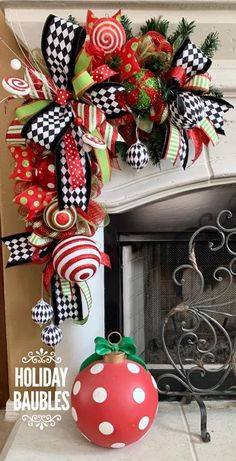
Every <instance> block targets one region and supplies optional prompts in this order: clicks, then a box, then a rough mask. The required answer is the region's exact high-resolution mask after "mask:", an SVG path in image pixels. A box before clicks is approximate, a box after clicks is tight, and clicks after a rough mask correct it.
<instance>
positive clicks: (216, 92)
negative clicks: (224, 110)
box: [209, 85, 224, 99]
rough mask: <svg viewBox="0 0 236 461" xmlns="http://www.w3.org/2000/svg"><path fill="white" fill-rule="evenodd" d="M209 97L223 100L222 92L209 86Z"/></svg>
mask: <svg viewBox="0 0 236 461" xmlns="http://www.w3.org/2000/svg"><path fill="white" fill-rule="evenodd" d="M209 95H211V96H214V97H215V98H219V99H221V98H223V96H224V95H223V92H222V91H221V90H220V88H217V87H216V86H213V85H211V86H210V88H209Z"/></svg>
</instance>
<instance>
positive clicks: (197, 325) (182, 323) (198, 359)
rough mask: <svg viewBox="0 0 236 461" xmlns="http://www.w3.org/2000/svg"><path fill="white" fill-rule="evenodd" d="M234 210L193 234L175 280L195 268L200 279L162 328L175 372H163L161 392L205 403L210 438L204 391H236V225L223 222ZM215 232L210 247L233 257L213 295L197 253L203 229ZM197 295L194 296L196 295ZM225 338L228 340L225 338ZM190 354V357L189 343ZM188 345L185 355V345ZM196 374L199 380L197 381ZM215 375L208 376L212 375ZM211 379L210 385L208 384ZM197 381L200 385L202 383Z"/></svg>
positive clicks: (218, 273) (216, 276)
mask: <svg viewBox="0 0 236 461" xmlns="http://www.w3.org/2000/svg"><path fill="white" fill-rule="evenodd" d="M232 217H233V216H232V213H231V212H230V211H229V210H222V211H221V212H220V213H219V214H218V216H217V218H216V224H215V225H209V226H202V227H201V228H199V229H198V230H196V232H194V233H193V235H192V237H191V238H190V240H189V246H188V259H189V261H188V263H187V264H182V265H181V266H179V267H177V268H176V269H175V270H174V272H173V281H174V283H175V285H177V286H179V287H183V286H184V283H185V279H184V274H186V271H190V272H191V273H193V274H194V277H195V280H197V281H198V282H197V288H196V287H195V288H196V289H195V293H194V295H193V296H192V297H190V298H189V299H188V300H184V301H183V302H182V303H180V304H178V305H177V306H176V307H174V308H172V309H171V310H170V311H169V313H168V314H167V316H166V318H165V320H164V323H163V327H162V344H163V348H164V351H165V354H166V356H167V359H168V362H170V364H171V365H172V367H173V372H171V373H165V374H162V375H161V376H160V377H159V379H158V382H157V384H158V390H159V392H160V393H161V394H166V395H170V396H171V395H172V396H183V397H185V398H186V399H187V400H188V401H191V400H192V399H195V400H196V402H197V403H198V405H199V408H200V414H201V437H202V440H203V441H204V442H209V441H210V434H209V432H208V431H207V410H206V406H205V403H204V401H203V396H214V395H215V396H216V395H219V389H220V388H222V386H223V387H224V389H223V390H221V391H220V393H221V395H224V396H225V397H226V396H227V397H229V395H235V394H236V385H235V386H231V387H227V383H226V380H227V377H228V376H229V374H230V373H231V372H234V373H236V366H235V364H236V344H235V342H234V341H233V340H232V338H231V337H230V335H229V333H228V330H227V325H228V321H229V320H230V318H232V317H234V318H236V309H235V313H231V312H230V313H229V312H226V310H225V309H226V307H228V306H230V305H233V303H235V297H233V296H232V297H231V298H230V296H229V294H230V292H231V294H232V290H231V288H230V287H232V284H233V283H234V281H235V276H236V251H235V250H234V248H233V245H232V241H233V237H235V236H236V227H234V228H230V227H227V226H225V224H224V225H223V222H225V221H230V219H232ZM202 232H204V233H205V232H206V233H208V232H210V233H211V235H212V234H213V233H214V234H216V236H217V237H218V238H217V242H215V240H214V242H213V241H210V242H209V244H208V249H209V251H211V252H217V251H219V250H221V249H224V250H225V251H226V253H227V254H228V255H229V257H230V262H229V263H227V265H226V264H222V265H219V266H218V267H217V268H215V269H214V270H213V273H212V278H213V281H214V282H215V283H216V284H217V285H218V289H217V290H216V292H215V293H213V294H211V295H210V296H209V295H208V296H207V295H206V293H205V292H204V289H205V279H204V274H203V270H202V268H201V267H199V265H198V262H197V257H196V246H197V239H198V237H199V234H200V233H202ZM191 298H192V299H191ZM170 322H172V323H173V325H174V326H175V340H174V341H175V344H174V349H175V354H174V355H173V354H172V352H171V351H173V349H171V348H170V347H169V345H168V341H166V339H167V334H168V326H169V324H170ZM203 331H205V332H206V331H207V334H208V337H210V340H209V341H207V340H206V339H205V338H204V335H203V334H202V332H203ZM219 337H220V338H221V341H223V343H224V359H223V360H221V362H222V363H219V361H217V360H218V359H217V357H216V351H217V347H218V341H219ZM222 338H223V339H222ZM184 345H185V346H186V345H187V350H188V351H189V355H187V356H186V347H185V348H184ZM184 349H185V354H183V350H184ZM196 376H197V377H198V379H197V380H196ZM209 376H210V378H211V379H210V380H209V379H208V380H206V377H208V378H209ZM174 381H175V382H176V381H177V382H178V383H179V385H180V386H181V388H183V389H184V391H180V392H176V391H172V390H171V389H172V384H173V382H174ZM206 381H208V383H210V384H208V385H206V384H205V383H206ZM196 382H197V384H196ZM199 383H200V384H199Z"/></svg>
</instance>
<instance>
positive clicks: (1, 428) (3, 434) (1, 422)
mask: <svg viewBox="0 0 236 461" xmlns="http://www.w3.org/2000/svg"><path fill="white" fill-rule="evenodd" d="M14 424H15V423H14V422H12V421H5V411H4V410H0V454H1V451H2V449H3V447H4V445H5V443H6V441H7V439H8V437H9V435H10V434H11V431H12V429H13V427H14Z"/></svg>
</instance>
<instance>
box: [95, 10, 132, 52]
mask: <svg viewBox="0 0 236 461" xmlns="http://www.w3.org/2000/svg"><path fill="white" fill-rule="evenodd" d="M125 39H126V37H125V30H124V28H123V26H122V25H121V24H120V22H119V21H117V19H114V18H100V19H98V20H97V21H96V22H95V24H94V26H93V28H92V30H91V33H90V41H91V43H92V45H95V46H98V47H99V48H101V49H102V50H104V52H105V53H106V54H108V53H114V51H116V50H117V49H119V48H122V46H123V45H124V44H125Z"/></svg>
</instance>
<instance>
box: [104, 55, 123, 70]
mask: <svg viewBox="0 0 236 461" xmlns="http://www.w3.org/2000/svg"><path fill="white" fill-rule="evenodd" d="M120 63H121V58H120V56H116V55H115V56H109V58H108V59H106V64H107V65H108V66H109V67H110V69H112V70H114V71H115V72H118V71H119V69H120Z"/></svg>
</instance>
